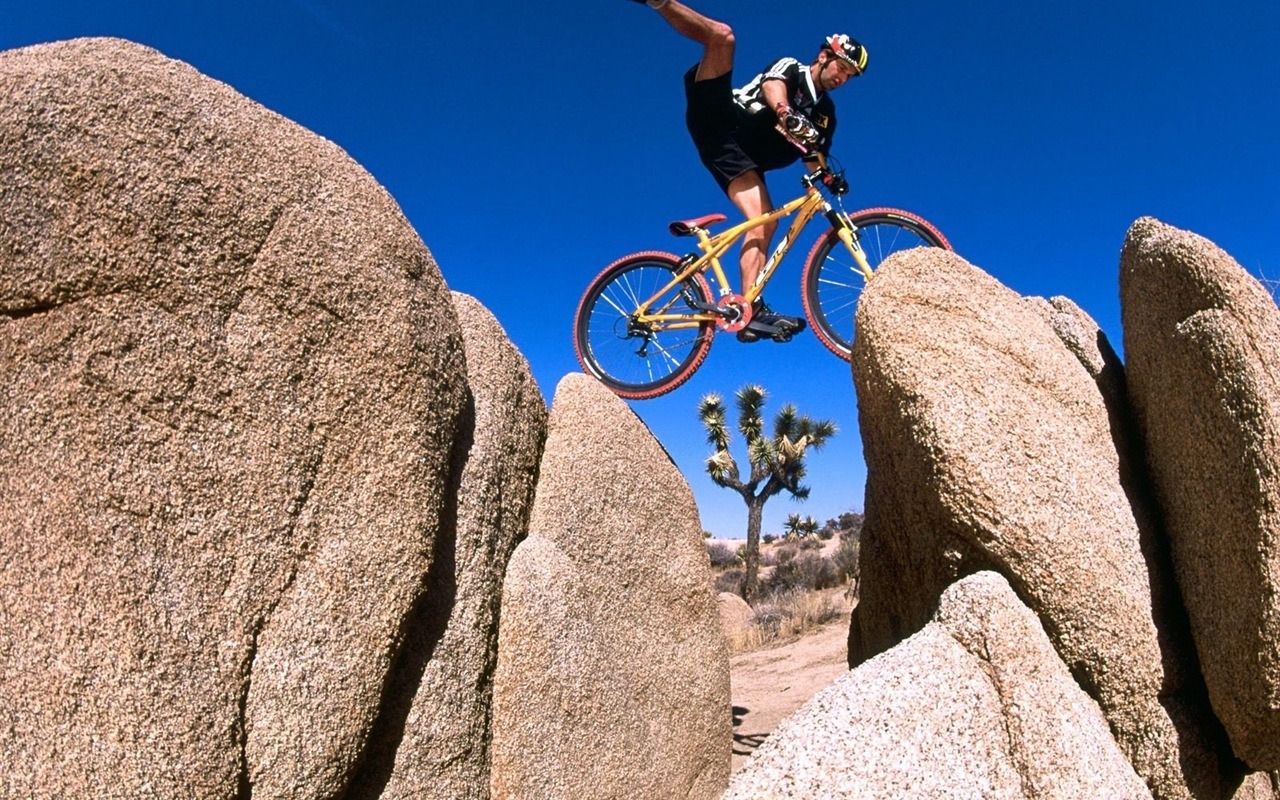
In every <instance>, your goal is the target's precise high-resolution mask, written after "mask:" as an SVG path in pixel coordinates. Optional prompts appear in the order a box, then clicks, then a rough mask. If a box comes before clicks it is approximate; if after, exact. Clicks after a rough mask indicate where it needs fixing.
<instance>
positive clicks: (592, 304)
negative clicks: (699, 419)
mask: <svg viewBox="0 0 1280 800" xmlns="http://www.w3.org/2000/svg"><path fill="white" fill-rule="evenodd" d="M678 264H679V259H677V258H676V257H675V256H673V255H671V254H669V253H653V252H651V253H638V254H636V255H634V256H628V257H626V258H624V259H621V260H619V261H617V262H614V263H613V264H611V265H609V266H608V267H606V268H605V270H604V271H603V272H602V273H600V275H599V276H598V277H597V278H596V279H595V280H594V281H593V282H592V283H591V286H590V287H588V289H587V292H586V294H585V295H584V296H583V298H582V302H581V304H580V305H579V307H578V313H577V317H576V319H575V320H574V340H573V341H574V350H575V352H576V353H577V356H578V362H579V363H580V364H581V365H582V368H583V369H584V370H586V372H587V373H588V374H589V375H591V376H593V377H595V378H596V379H598V380H599V381H600V382H601V383H603V384H604V385H605V386H607V387H608V388H609V389H610V390H611V391H613V392H614V393H615V394H617V395H619V396H621V397H626V398H629V399H632V400H644V399H648V398H651V397H657V396H658V395H661V394H665V393H666V392H669V391H671V390H672V389H675V388H676V387H677V386H679V385H680V384H682V383H684V382H685V381H686V380H688V379H689V377H690V376H691V375H693V373H694V371H696V370H697V368H698V367H699V366H701V364H702V361H703V360H704V359H705V358H706V357H707V353H708V351H709V350H710V349H711V340H712V338H713V337H714V335H715V325H714V324H713V323H710V322H702V323H693V324H690V323H687V322H686V323H680V322H678V321H677V322H658V323H650V324H647V325H640V324H637V323H635V322H634V319H633V318H634V315H635V312H636V310H637V308H638V307H639V305H640V303H642V302H644V301H645V300H647V299H649V298H650V297H653V296H654V295H655V294H656V293H657V292H658V291H659V290H660V289H662V288H663V286H665V285H666V284H668V283H670V282H671V280H672V279H673V278H674V277H675V275H676V274H677V273H678V269H679V268H678ZM710 297H711V292H710V289H709V287H708V286H707V283H706V280H705V278H703V277H702V276H701V275H695V276H693V277H692V278H690V279H688V280H686V281H685V282H684V283H682V284H680V285H678V286H676V287H675V288H673V289H671V290H668V291H667V292H665V293H664V294H663V295H661V296H660V297H658V298H657V299H656V300H655V302H654V303H652V304H651V305H650V307H649V311H650V313H653V312H655V311H661V313H663V314H673V315H674V314H694V313H698V312H697V309H695V308H694V307H693V306H692V305H690V304H689V301H690V299H692V300H694V301H696V302H700V303H707V302H709V300H710Z"/></svg>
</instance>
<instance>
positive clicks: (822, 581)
mask: <svg viewBox="0 0 1280 800" xmlns="http://www.w3.org/2000/svg"><path fill="white" fill-rule="evenodd" d="M840 583H841V579H840V572H839V571H838V570H837V569H836V565H835V562H833V561H832V560H831V559H829V558H823V557H822V556H820V555H818V554H817V553H801V554H799V555H797V556H796V557H795V558H792V559H788V560H787V561H784V562H781V563H779V564H778V566H776V567H774V569H773V574H772V575H770V576H769V579H768V580H767V581H766V583H765V591H767V592H769V593H772V594H779V593H782V592H792V591H797V590H800V591H804V590H808V591H813V590H816V589H830V588H831V587H833V586H839V585H840Z"/></svg>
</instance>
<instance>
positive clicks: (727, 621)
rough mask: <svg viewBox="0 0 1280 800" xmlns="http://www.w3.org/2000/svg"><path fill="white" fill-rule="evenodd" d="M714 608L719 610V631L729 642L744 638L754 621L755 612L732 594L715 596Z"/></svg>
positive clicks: (724, 593)
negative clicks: (736, 638)
mask: <svg viewBox="0 0 1280 800" xmlns="http://www.w3.org/2000/svg"><path fill="white" fill-rule="evenodd" d="M716 606H717V607H718V608H719V609H720V629H721V630H723V631H724V635H725V636H726V637H728V638H729V641H731V642H732V641H733V639H734V638H735V637H741V636H744V635H745V634H746V632H747V631H748V630H750V628H751V623H752V622H754V621H755V618H756V612H755V611H753V610H752V609H751V606H750V605H748V604H747V601H746V600H743V599H742V597H741V596H739V595H736V594H734V593H733V592H720V593H719V594H718V595H716Z"/></svg>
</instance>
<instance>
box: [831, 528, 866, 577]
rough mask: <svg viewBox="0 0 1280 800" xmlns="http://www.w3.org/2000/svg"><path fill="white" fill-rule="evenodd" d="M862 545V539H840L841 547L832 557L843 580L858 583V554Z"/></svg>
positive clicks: (845, 537) (849, 537) (853, 537)
mask: <svg viewBox="0 0 1280 800" xmlns="http://www.w3.org/2000/svg"><path fill="white" fill-rule="evenodd" d="M861 543H862V540H861V538H860V537H857V536H841V537H840V546H839V547H837V548H836V551H835V553H833V554H832V555H831V559H832V561H834V562H835V565H836V571H838V572H839V573H840V579H841V580H845V581H849V580H852V581H856V580H857V579H858V552H859V550H860V549H861Z"/></svg>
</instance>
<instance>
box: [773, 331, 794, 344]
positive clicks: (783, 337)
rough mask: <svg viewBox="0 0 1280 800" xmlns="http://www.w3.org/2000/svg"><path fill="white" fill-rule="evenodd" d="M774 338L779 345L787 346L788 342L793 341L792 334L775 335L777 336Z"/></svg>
mask: <svg viewBox="0 0 1280 800" xmlns="http://www.w3.org/2000/svg"><path fill="white" fill-rule="evenodd" d="M772 338H773V340H774V341H775V342H777V343H778V344H786V343H787V342H789V341H791V334H790V333H775V334H774V335H773V337H772Z"/></svg>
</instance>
